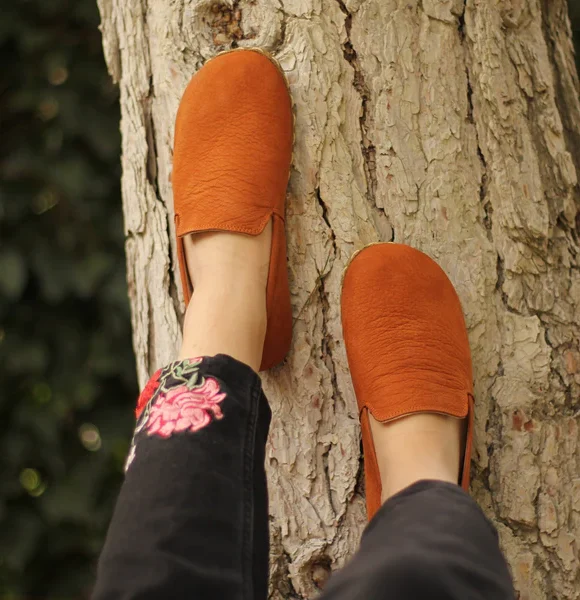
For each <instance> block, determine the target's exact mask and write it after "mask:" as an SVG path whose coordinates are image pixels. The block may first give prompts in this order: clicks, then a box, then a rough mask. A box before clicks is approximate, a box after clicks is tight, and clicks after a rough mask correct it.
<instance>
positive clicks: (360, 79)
mask: <svg viewBox="0 0 580 600" xmlns="http://www.w3.org/2000/svg"><path fill="white" fill-rule="evenodd" d="M336 2H337V3H338V6H339V7H340V10H341V11H342V13H343V14H344V15H345V16H346V18H345V21H344V27H345V32H346V41H345V42H344V44H343V45H342V50H343V54H344V58H345V59H346V61H347V62H348V63H349V64H350V66H351V67H352V69H353V71H354V78H353V86H354V89H355V90H356V91H357V93H358V94H359V96H360V99H361V115H360V118H359V121H360V130H361V150H362V156H363V166H364V172H365V177H366V180H367V198H368V200H369V202H370V203H371V206H375V207H376V206H377V205H376V201H375V198H376V190H377V162H376V148H375V146H374V144H373V143H372V141H371V140H370V138H369V135H368V125H367V119H368V112H369V111H368V101H369V98H370V96H371V94H370V90H369V88H368V86H367V84H366V81H365V77H364V73H363V70H362V69H361V66H360V63H359V59H358V55H357V52H356V50H355V49H354V46H353V45H352V41H351V35H350V33H351V29H352V14H351V12H350V11H349V10H348V8H347V7H346V4H345V3H344V1H343V0H336Z"/></svg>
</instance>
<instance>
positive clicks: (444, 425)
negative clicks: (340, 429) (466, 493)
mask: <svg viewBox="0 0 580 600" xmlns="http://www.w3.org/2000/svg"><path fill="white" fill-rule="evenodd" d="M369 421H370V425H371V431H372V436H373V442H374V446H375V453H376V457H377V463H378V466H379V472H380V476H381V487H382V492H381V501H382V502H384V501H385V500H387V499H388V498H390V497H391V496H393V495H394V494H396V493H397V492H399V491H401V490H402V489H404V488H406V487H408V486H409V485H412V484H413V483H416V482H417V481H420V480H423V479H433V480H440V481H448V482H450V483H455V484H457V483H458V480H459V471H460V461H461V444H462V440H463V430H464V429H465V422H464V421H463V420H460V419H454V418H453V417H449V416H444V415H437V414H428V413H420V414H416V415H412V416H409V417H403V418H401V419H397V420H395V421H391V422H389V423H381V422H379V421H376V420H375V419H374V418H373V417H372V415H369Z"/></svg>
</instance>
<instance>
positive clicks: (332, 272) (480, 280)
mask: <svg viewBox="0 0 580 600" xmlns="http://www.w3.org/2000/svg"><path fill="white" fill-rule="evenodd" d="M99 5H100V10H101V14H102V20H103V25H102V30H103V40H104V49H105V55H106V59H107V62H108V65H109V70H110V72H111V74H112V75H113V77H114V78H115V80H117V81H118V82H119V84H120V89H121V107H122V123H121V128H122V132H123V171H124V172H123V202H124V212H125V226H126V236H127V268H128V279H129V292H130V297H131V303H132V309H133V331H134V346H135V352H136V355H137V365H138V372H139V380H140V383H141V384H144V383H145V380H146V378H147V376H148V374H150V373H151V372H152V371H153V370H154V369H156V368H158V367H159V366H161V365H162V364H163V363H166V362H168V361H170V360H172V359H173V358H174V356H175V352H176V349H177V347H178V344H179V341H180V322H181V318H182V314H183V304H182V294H181V290H180V287H179V285H178V277H177V273H176V270H177V261H176V253H175V239H174V234H173V225H172V223H173V204H172V193H171V153H172V138H173V122H174V118H175V113H176V110H177V106H178V103H179V99H180V95H181V93H182V91H183V89H184V88H185V86H186V84H187V82H188V81H189V79H190V77H191V76H192V74H193V73H194V72H195V71H196V70H197V69H199V68H200V67H201V66H202V64H203V63H204V62H205V61H206V60H207V59H209V58H210V57H211V56H213V55H214V54H216V53H217V52H218V51H220V50H224V49H227V48H230V47H232V46H236V45H239V46H261V47H263V48H265V49H267V50H269V51H271V52H273V53H274V54H275V55H276V56H277V58H278V59H279V60H280V62H281V64H282V66H283V68H284V69H285V70H286V72H287V75H288V78H289V80H290V84H291V88H292V94H293V97H294V102H295V113H296V143H295V153H294V164H293V171H292V177H291V180H290V185H289V192H288V209H287V228H288V244H289V247H288V252H289V268H290V282H291V288H292V303H293V310H294V341H293V347H292V351H291V353H290V355H289V357H288V359H287V361H286V363H285V364H284V365H283V366H282V367H279V368H277V369H275V370H274V371H273V372H271V373H269V374H266V375H264V377H263V380H264V386H265V389H266V392H267V395H268V397H269V399H270V402H271V405H272V409H273V413H274V418H273V422H272V430H271V436H270V442H269V449H268V469H269V477H270V500H271V509H270V510H271V516H272V519H271V524H272V526H271V534H272V597H273V598H312V597H314V596H315V595H316V592H317V590H318V589H319V588H320V587H321V586H322V585H323V584H324V581H325V579H326V577H327V576H328V573H329V570H330V569H331V568H336V567H339V566H341V565H342V564H344V562H345V561H346V559H347V558H348V557H349V556H350V555H351V554H352V552H353V551H354V550H355V549H356V547H357V544H358V541H359V537H360V534H361V532H362V530H363V527H364V525H365V510H364V501H363V497H364V490H363V489H362V484H363V478H362V468H361V451H360V444H359V425H358V419H357V409H356V401H355V398H354V394H353V389H352V384H351V381H350V377H349V373H348V368H347V361H346V356H345V350H344V344H343V341H342V334H341V325H340V311H339V295H340V281H341V274H342V271H343V268H344V267H345V265H346V263H347V261H348V258H349V257H350V255H351V254H352V253H353V252H354V251H355V250H357V249H359V248H361V247H362V246H363V245H365V244H368V243H370V242H375V241H379V240H382V241H386V240H395V241H397V242H402V243H406V244H410V245H412V246H415V247H417V248H419V249H421V250H423V251H424V252H427V253H428V254H429V255H431V256H432V257H433V258H434V259H436V260H437V261H438V262H439V263H440V264H441V265H442V267H443V268H444V269H445V270H446V272H447V273H448V274H449V276H450V278H451V280H452V281H453V283H454V284H455V286H456V288H457V290H458V293H459V295H460V297H461V300H462V303H463V307H464V310H465V313H466V318H467V323H468V327H469V332H470V340H471V347H472V351H473V362H474V370H475V380H476V387H475V390H476V428H475V429H476V431H475V450H474V456H473V468H472V475H473V484H472V493H473V495H474V496H475V498H476V499H477V500H478V501H479V503H480V504H481V506H482V507H483V508H484V510H485V511H486V513H487V514H488V515H489V516H490V518H491V519H492V520H493V521H494V522H495V524H496V525H497V527H498V529H499V533H500V537H501V543H502V547H503V549H504V550H505V552H506V554H507V556H508V560H509V562H510V564H511V567H512V570H513V575H514V579H515V583H516V587H517V589H518V591H519V594H520V598H521V599H534V600H539V599H544V598H545V599H548V598H549V599H553V598H558V599H560V598H579V597H580V591H579V590H580V562H579V561H580V557H579V554H578V545H577V541H576V540H577V539H578V538H580V447H579V429H578V415H579V414H580V348H579V340H580V252H579V238H578V235H579V233H580V217H579V215H580V213H579V212H578V211H579V208H580V194H579V193H578V192H579V190H578V186H577V170H578V168H579V167H580V152H579V150H580V103H579V100H578V89H579V86H578V78H577V74H576V70H575V66H574V60H573V51H572V44H571V35H570V26H569V22H568V17H567V12H566V10H567V7H566V2H565V0H467V1H466V2H463V0H422V1H421V0H221V2H220V1H219V0H216V1H212V0H165V1H163V0H156V1H150V2H148V1H147V0H99ZM386 393H388V391H386Z"/></svg>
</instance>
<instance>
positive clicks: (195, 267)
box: [179, 221, 272, 371]
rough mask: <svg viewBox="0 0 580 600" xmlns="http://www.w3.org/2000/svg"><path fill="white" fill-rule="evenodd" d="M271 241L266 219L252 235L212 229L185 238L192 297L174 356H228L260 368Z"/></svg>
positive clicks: (253, 367)
mask: <svg viewBox="0 0 580 600" xmlns="http://www.w3.org/2000/svg"><path fill="white" fill-rule="evenodd" d="M271 241H272V223H271V221H270V222H269V223H268V224H267V225H266V227H265V228H264V231H262V233H261V234H259V235H257V236H251V235H245V234H240V233H229V232H225V231H218V232H205V233H200V234H194V235H189V236H187V237H186V238H185V240H184V245H185V254H186V259H187V268H188V271H189V276H190V278H191V281H192V283H193V296H192V298H191V301H190V303H189V306H188V307H187V311H186V314H185V322H184V325H183V343H182V346H181V351H180V353H179V358H180V359H183V358H192V357H195V356H213V355H215V354H228V355H229V356H232V357H233V358H235V359H237V360H239V361H241V362H243V363H246V364H247V365H249V366H250V367H252V369H254V370H255V371H257V370H258V369H259V368H260V363H261V360H262V352H263V348H264V338H265V336H266V324H267V315H266V286H267V283H268V271H269V266H270V248H271Z"/></svg>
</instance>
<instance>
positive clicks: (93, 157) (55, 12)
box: [0, 0, 137, 600]
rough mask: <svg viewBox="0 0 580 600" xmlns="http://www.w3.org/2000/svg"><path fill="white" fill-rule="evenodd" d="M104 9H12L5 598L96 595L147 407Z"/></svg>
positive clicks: (74, 3)
mask: <svg viewBox="0 0 580 600" xmlns="http://www.w3.org/2000/svg"><path fill="white" fill-rule="evenodd" d="M98 23H99V16H98V11H97V7H96V2H95V0H51V1H50V2H45V1H44V0H16V1H13V2H4V3H2V6H1V7H0V57H1V62H2V69H1V71H0V481H1V486H0V598H2V599H8V598H10V599H11V600H17V599H20V598H22V599H24V598H26V599H28V598H51V599H52V598H54V599H64V598H83V597H87V596H88V592H89V590H90V586H91V583H92V581H93V578H94V568H95V560H96V557H97V555H98V552H99V550H100V547H101V546H102V543H103V540H104V535H105V532H106V527H107V524H108V520H109V519H110V515H111V510H112V507H113V504H114V500H115V497H116V494H117V492H118V488H119V485H120V483H121V480H122V465H123V461H124V458H125V455H126V452H127V450H128V443H129V436H130V434H131V430H132V425H133V418H132V411H131V409H132V406H133V403H134V401H135V396H136V392H137V390H136V381H135V365H134V359H133V355H132V349H131V330H130V319H129V309H128V302H127V288H126V283H125V261H124V255H123V228H122V214H121V200H120V186H119V179H120V166H119V155H120V139H119V133H118V131H119V107H118V94H117V90H116V89H115V87H114V86H113V85H112V83H111V82H110V79H109V76H108V74H107V72H106V68H105V65H104V61H103V57H102V48H101V37H100V34H99V31H98Z"/></svg>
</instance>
